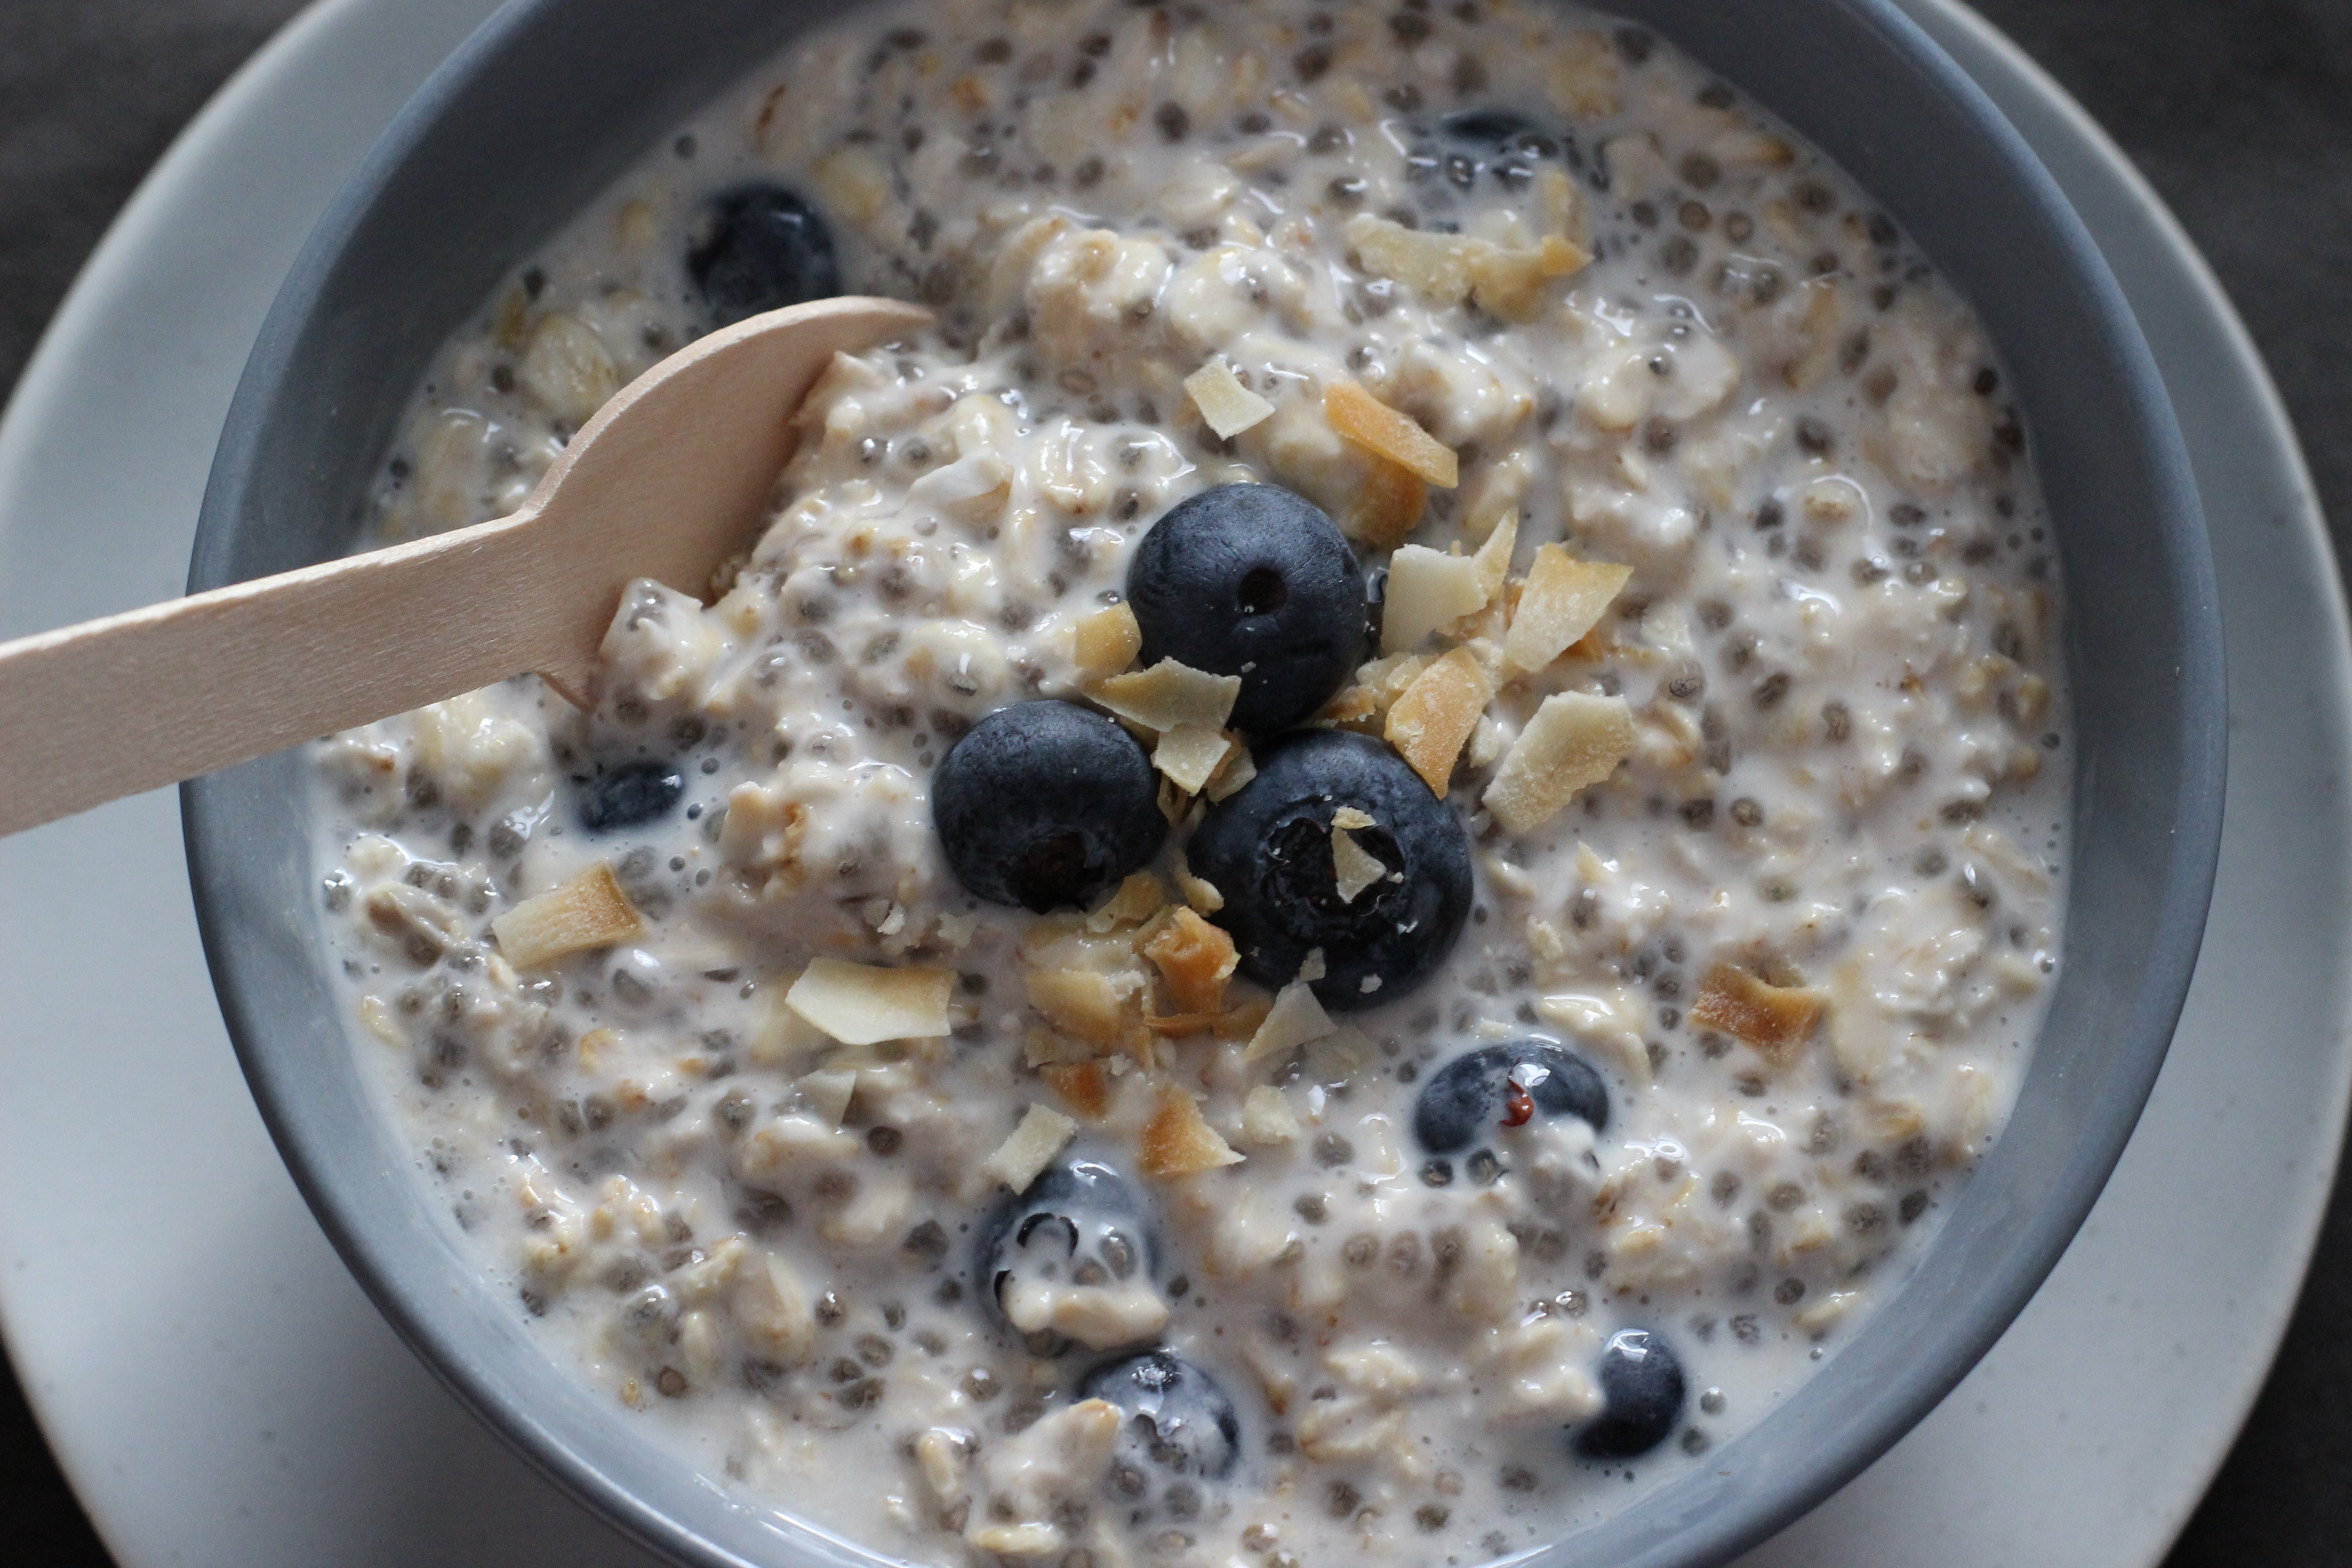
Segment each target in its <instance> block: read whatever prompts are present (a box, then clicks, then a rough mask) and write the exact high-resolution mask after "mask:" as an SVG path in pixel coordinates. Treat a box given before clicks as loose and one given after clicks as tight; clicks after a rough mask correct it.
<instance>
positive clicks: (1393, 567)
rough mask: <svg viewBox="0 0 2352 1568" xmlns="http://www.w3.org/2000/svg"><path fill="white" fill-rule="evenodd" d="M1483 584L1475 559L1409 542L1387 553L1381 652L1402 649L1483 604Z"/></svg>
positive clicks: (1475, 610)
mask: <svg viewBox="0 0 2352 1568" xmlns="http://www.w3.org/2000/svg"><path fill="white" fill-rule="evenodd" d="M1486 597H1487V594H1486V583H1485V581H1484V578H1483V576H1482V575H1481V574H1480V573H1479V570H1478V563H1477V561H1476V560H1475V559H1474V558H1473V557H1471V556H1467V555H1447V554H1444V553H1443V552H1439V551H1435V550H1432V549H1430V548H1429V547H1428V546H1427V545H1425V544H1408V545H1405V546H1403V547H1402V548H1401V549H1400V550H1398V551H1397V552H1396V553H1395V554H1394V555H1391V557H1389V582H1388V594H1387V597H1386V599H1385V600H1384V601H1383V603H1382V605H1381V652H1382V653H1384V654H1391V653H1403V652H1406V651H1408V650H1409V649H1411V648H1412V647H1415V646H1416V645H1417V644H1419V643H1420V642H1421V640H1422V639H1423V637H1427V636H1429V634H1430V633H1432V632H1433V631H1435V630H1436V629H1437V628H1438V627H1440V626H1445V625H1448V624H1450V623H1452V622H1454V621H1457V620H1460V619H1461V618H1462V617H1463V616H1470V615H1475V614H1476V613H1477V612H1479V611H1480V610H1483V609H1485V608H1486Z"/></svg>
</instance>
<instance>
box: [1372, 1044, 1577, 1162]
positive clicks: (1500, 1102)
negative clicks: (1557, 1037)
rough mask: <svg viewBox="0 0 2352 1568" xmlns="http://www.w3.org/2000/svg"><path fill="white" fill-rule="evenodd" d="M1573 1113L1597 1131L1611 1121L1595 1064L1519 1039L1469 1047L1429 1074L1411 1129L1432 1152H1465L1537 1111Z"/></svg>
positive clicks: (1529, 1118) (1532, 1117)
mask: <svg viewBox="0 0 2352 1568" xmlns="http://www.w3.org/2000/svg"><path fill="white" fill-rule="evenodd" d="M1554 1116H1573V1117H1577V1118H1579V1119H1580V1120H1582V1121H1585V1122H1587V1123H1589V1124H1590V1125H1591V1128H1592V1130H1593V1131H1595V1132H1599V1131H1602V1130H1603V1129H1605V1128H1606V1127H1607V1126H1608V1125H1609V1089H1608V1086H1607V1085H1605V1084H1603V1083H1602V1082H1601V1075H1600V1073H1598V1072H1597V1071H1595V1070H1594V1069H1593V1067H1592V1064H1591V1063H1590V1062H1588V1061H1586V1060H1585V1059H1584V1058H1582V1057H1580V1056H1577V1055H1575V1054H1574V1053H1573V1052H1570V1051H1568V1050H1564V1049H1562V1048H1561V1047H1559V1046H1557V1045H1554V1044H1553V1043H1552V1042H1551V1041H1549V1040H1513V1041H1511V1042H1509V1043H1508V1044H1507V1045H1498V1046H1481V1047H1478V1048H1477V1049H1476V1050H1474V1051H1465V1052H1464V1053H1463V1054H1462V1055H1460V1056H1458V1057H1455V1058H1454V1059H1453V1060H1452V1061H1450V1062H1447V1063H1446V1064H1445V1065H1444V1067H1442V1068H1438V1069H1437V1070H1436V1071H1435V1072H1433V1073H1432V1074H1430V1075H1429V1077H1428V1078H1427V1079H1423V1082H1422V1086H1421V1093H1420V1095H1419V1096H1418V1097H1417V1098H1416V1099H1415V1100H1414V1101H1413V1106H1412V1135H1413V1136H1414V1137H1415V1138H1416V1139H1418V1140H1420V1142H1421V1146H1422V1147H1423V1149H1425V1150H1427V1151H1428V1152H1430V1153H1432V1154H1458V1153H1460V1152H1463V1151H1465V1150H1466V1149H1469V1148H1470V1147H1472V1146H1473V1145H1474V1144H1478V1143H1483V1142H1486V1141H1488V1140H1490V1139H1492V1138H1493V1137H1494V1135H1495V1131H1496V1129H1497V1128H1498V1127H1521V1126H1525V1125H1526V1124H1527V1123H1528V1122H1529V1121H1534V1120H1535V1119H1537V1118H1538V1117H1554Z"/></svg>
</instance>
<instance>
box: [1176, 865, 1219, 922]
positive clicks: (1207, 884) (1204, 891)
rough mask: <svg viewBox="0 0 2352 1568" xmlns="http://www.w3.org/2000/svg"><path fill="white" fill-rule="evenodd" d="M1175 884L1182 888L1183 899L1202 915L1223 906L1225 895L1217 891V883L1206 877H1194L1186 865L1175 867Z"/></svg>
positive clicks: (1213, 911)
mask: <svg viewBox="0 0 2352 1568" xmlns="http://www.w3.org/2000/svg"><path fill="white" fill-rule="evenodd" d="M1176 886H1177V887H1178V888H1180V889H1182V890H1183V894H1184V901H1185V902H1186V903H1188V904H1190V905H1192V907H1193V908H1194V909H1196V910H1200V911H1201V912H1202V914H1204V915H1213V914H1215V913H1216V912H1217V911H1218V910H1222V909H1223V908H1224V907H1225V896H1224V894H1223V893H1221V892H1219V891H1217V885H1216V884H1215V883H1214V882H1212V881H1211V880H1209V879H1207V878H1206V877H1195V876H1194V875H1192V870H1191V869H1190V868H1187V867H1183V866H1179V867H1177V868H1176Z"/></svg>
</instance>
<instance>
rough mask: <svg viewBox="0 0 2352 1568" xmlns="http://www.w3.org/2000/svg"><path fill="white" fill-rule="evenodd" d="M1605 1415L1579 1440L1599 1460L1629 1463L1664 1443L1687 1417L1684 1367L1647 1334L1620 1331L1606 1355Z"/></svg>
mask: <svg viewBox="0 0 2352 1568" xmlns="http://www.w3.org/2000/svg"><path fill="white" fill-rule="evenodd" d="M1600 1381H1601V1400H1602V1405H1601V1414H1600V1415H1598V1416H1596V1417H1594V1418H1593V1419H1592V1420H1591V1422H1590V1423H1588V1424H1587V1425H1586V1426H1585V1428H1584V1430H1582V1431H1581V1432H1579V1433H1578V1434H1577V1435H1576V1447H1577V1451H1578V1452H1579V1453H1580V1454H1583V1455H1585V1456H1586V1457H1587V1458H1594V1459H1630V1458H1633V1456H1634V1455H1636V1454H1646V1453H1648V1452H1649V1451H1650V1450H1651V1449H1653V1448H1654V1447H1657V1446H1658V1445H1659V1444H1661V1443H1663V1442H1664V1441H1665V1440H1666V1438H1667V1436H1669V1435H1671V1434H1672V1433H1673V1431H1674V1429H1675V1426H1676V1424H1677V1423H1679V1422H1680V1421H1681V1420H1682V1418H1683V1366H1682V1363H1680V1362H1678V1361H1676V1360H1675V1352H1672V1351H1670V1350H1668V1349H1667V1348H1666V1342H1665V1341H1664V1340H1662V1339H1660V1338H1659V1337H1658V1336H1657V1335H1655V1334H1654V1333H1652V1332H1650V1331H1649V1330H1647V1329H1620V1330H1618V1331H1616V1332H1615V1333H1613V1334H1612V1335H1610V1336H1609V1342H1608V1343H1607V1344H1606V1345H1604V1346H1602V1347H1601V1373H1600Z"/></svg>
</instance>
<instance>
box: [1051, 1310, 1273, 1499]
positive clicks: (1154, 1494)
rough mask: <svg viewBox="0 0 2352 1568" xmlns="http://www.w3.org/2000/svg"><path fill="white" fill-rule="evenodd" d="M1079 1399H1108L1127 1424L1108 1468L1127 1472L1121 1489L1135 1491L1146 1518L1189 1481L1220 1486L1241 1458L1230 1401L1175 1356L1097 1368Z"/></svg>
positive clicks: (1157, 1353)
mask: <svg viewBox="0 0 2352 1568" xmlns="http://www.w3.org/2000/svg"><path fill="white" fill-rule="evenodd" d="M1078 1397H1080V1398H1081V1399H1102V1400H1108V1402H1109V1403H1110V1404H1111V1405H1115V1406H1117V1407H1118V1412H1119V1414H1120V1415H1121V1416H1123V1417H1124V1419H1123V1420H1121V1421H1120V1423H1119V1434H1118V1456H1117V1457H1116V1458H1114V1459H1113V1460H1112V1464H1113V1466H1114V1468H1115V1470H1118V1471H1124V1472H1126V1473H1127V1474H1126V1476H1123V1477H1122V1478H1121V1479H1122V1482H1123V1485H1122V1488H1121V1489H1122V1490H1127V1489H1129V1488H1133V1489H1134V1490H1135V1492H1136V1493H1137V1494H1139V1502H1138V1506H1139V1508H1140V1509H1141V1510H1144V1511H1146V1512H1149V1511H1153V1510H1155V1505H1158V1504H1161V1503H1164V1502H1166V1501H1169V1500H1170V1498H1169V1494H1170V1493H1171V1492H1172V1491H1174V1490H1175V1489H1176V1488H1177V1487H1178V1486H1179V1485H1181V1484H1183V1483H1185V1482H1187V1481H1192V1480H1202V1481H1215V1480H1222V1479H1223V1478H1224V1477H1226V1476H1228V1475H1230V1474H1232V1472H1233V1468H1234V1460H1235V1459H1237V1458H1240V1456H1241V1436H1242V1424H1241V1417H1240V1416H1239V1415H1237V1414H1236V1413H1235V1412H1234V1402H1233V1400H1232V1399H1231V1398H1229V1397H1228V1396H1227V1395H1226V1394H1225V1391H1224V1390H1223V1389H1222V1388H1220V1387H1218V1386H1217V1382H1216V1379H1214V1378H1213V1377H1211V1376H1210V1375H1209V1374H1208V1373H1205V1372H1202V1370H1201V1369H1200V1368H1199V1367H1198V1366H1195V1365H1194V1364H1193V1363H1191V1362H1189V1361H1186V1360H1185V1359H1184V1358H1183V1357H1181V1356H1180V1355H1177V1354H1176V1353H1175V1352H1172V1351H1164V1350H1152V1351H1145V1352H1143V1353H1142V1354H1140V1355H1132V1356H1129V1357H1127V1358H1125V1359H1124V1360H1121V1361H1115V1362H1112V1363H1109V1364H1108V1365H1105V1366H1098V1367H1097V1368H1096V1369H1095V1370H1094V1371H1092V1372H1091V1373H1087V1377H1086V1380H1085V1381H1084V1382H1082V1383H1080V1384H1078ZM1128 1477H1132V1478H1133V1479H1132V1480H1129V1479H1127V1478H1128ZM1137 1483H1140V1485H1137Z"/></svg>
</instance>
